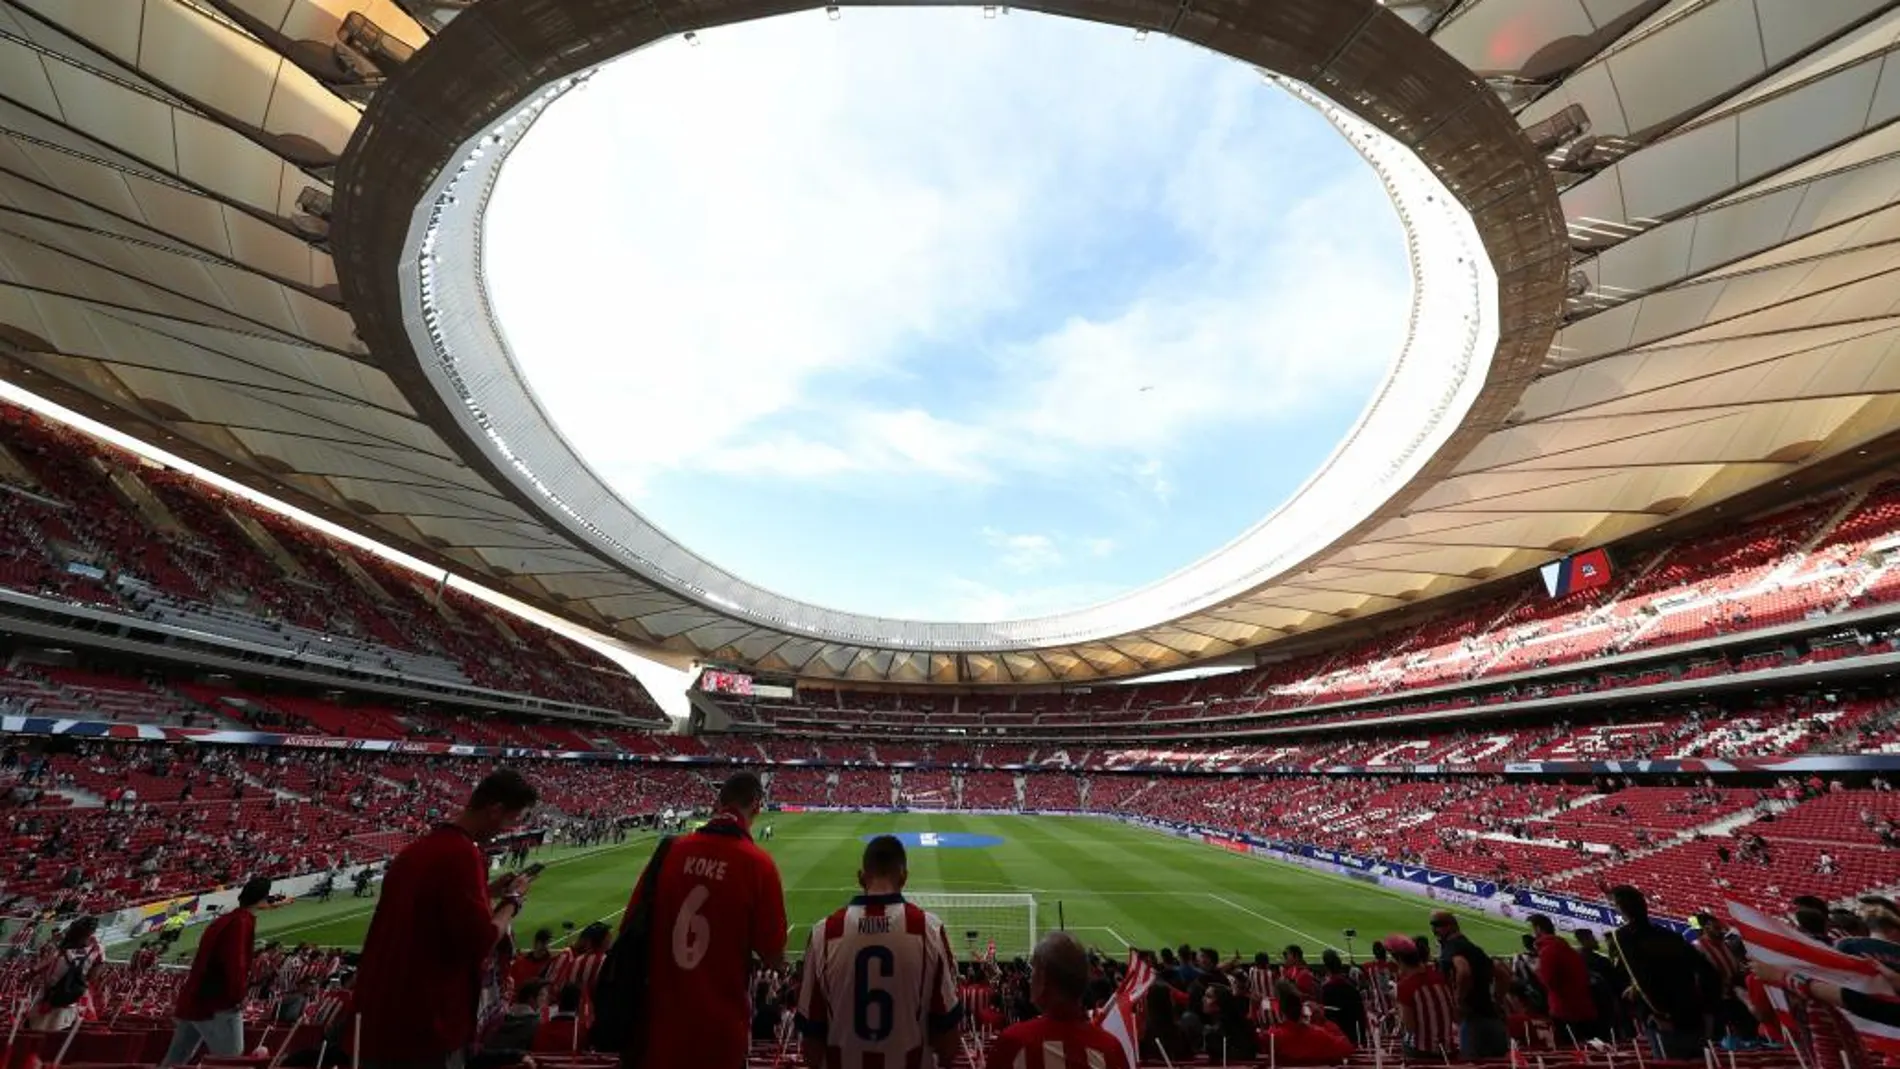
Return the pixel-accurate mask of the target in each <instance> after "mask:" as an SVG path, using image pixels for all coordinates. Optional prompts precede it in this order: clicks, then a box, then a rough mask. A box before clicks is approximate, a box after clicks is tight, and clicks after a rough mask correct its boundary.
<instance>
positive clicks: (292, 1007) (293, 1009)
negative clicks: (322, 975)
mask: <svg viewBox="0 0 1900 1069" xmlns="http://www.w3.org/2000/svg"><path fill="white" fill-rule="evenodd" d="M318 991H319V987H318V984H317V982H316V980H314V979H311V978H310V977H305V978H304V979H302V980H299V981H297V986H296V988H295V989H293V990H292V991H291V992H290V993H289V994H287V995H285V996H284V997H283V998H281V999H279V1000H278V1002H277V1012H276V1013H274V1014H272V1015H271V1019H272V1021H273V1022H274V1023H276V1024H285V1025H295V1024H299V1023H301V1022H302V1021H303V1018H304V1014H306V1013H308V1012H309V1011H310V1007H311V1005H312V1004H313V1003H315V1002H316V1001H317V993H318Z"/></svg>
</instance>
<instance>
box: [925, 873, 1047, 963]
mask: <svg viewBox="0 0 1900 1069" xmlns="http://www.w3.org/2000/svg"><path fill="white" fill-rule="evenodd" d="M904 900H905V901H906V902H909V903H911V904H912V905H914V906H917V907H919V908H921V909H924V910H927V911H929V912H931V913H934V914H936V915H937V918H938V919H939V920H941V921H943V930H944V933H945V934H947V935H948V936H949V937H950V949H951V950H953V951H955V952H956V955H957V960H958V961H970V960H973V959H978V958H982V957H985V956H986V955H988V954H989V949H990V944H991V943H992V942H994V943H995V944H996V958H997V960H998V961H1008V960H1010V959H1011V958H1028V957H1029V952H1030V951H1031V950H1033V949H1035V946H1036V937H1037V935H1039V934H1040V930H1039V929H1038V928H1037V927H1036V896H1035V895H1028V894H987V895H976V894H948V893H941V892H934V891H909V890H907V891H905V892H904Z"/></svg>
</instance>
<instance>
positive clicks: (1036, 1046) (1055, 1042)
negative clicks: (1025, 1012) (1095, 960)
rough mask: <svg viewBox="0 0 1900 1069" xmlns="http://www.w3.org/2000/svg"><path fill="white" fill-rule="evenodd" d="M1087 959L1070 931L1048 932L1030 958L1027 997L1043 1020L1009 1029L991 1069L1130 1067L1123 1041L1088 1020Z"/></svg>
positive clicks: (994, 1050)
mask: <svg viewBox="0 0 1900 1069" xmlns="http://www.w3.org/2000/svg"><path fill="white" fill-rule="evenodd" d="M1088 984H1089V958H1088V952H1087V951H1085V950H1083V949H1082V944H1081V943H1078V942H1076V939H1075V937H1074V936H1072V935H1070V934H1069V933H1067V932H1050V933H1049V934H1048V935H1045V936H1043V937H1042V940H1041V941H1040V942H1038V943H1037V944H1036V950H1035V953H1034V954H1033V955H1032V956H1031V957H1030V972H1029V997H1030V1000H1031V1001H1032V1002H1034V1003H1035V1004H1036V1008H1037V1009H1039V1010H1041V1011H1042V1016H1040V1017H1035V1018H1032V1019H1030V1020H1027V1021H1024V1022H1022V1023H1021V1024H1015V1025H1011V1026H1010V1027H1008V1028H1006V1029H1004V1030H1003V1032H1002V1034H1001V1035H998V1036H997V1037H996V1041H995V1042H994V1043H993V1044H991V1046H990V1052H989V1058H988V1060H987V1061H986V1062H985V1063H984V1064H985V1065H987V1066H989V1067H990V1069H1042V1067H1043V1066H1044V1065H1048V1064H1051V1063H1053V1064H1056V1065H1089V1066H1094V1067H1097V1069H1131V1067H1130V1066H1129V1064H1128V1055H1127V1052H1126V1051H1124V1050H1123V1049H1122V1045H1121V1042H1120V1041H1119V1040H1117V1039H1116V1038H1115V1037H1114V1036H1111V1035H1109V1034H1108V1033H1107V1032H1105V1031H1103V1030H1102V1029H1101V1028H1100V1027H1098V1026H1097V1025H1096V1024H1094V1023H1093V1022H1092V1021H1090V1020H1089V1017H1088V1013H1087V1011H1086V1010H1085V1009H1084V1008H1083V1005H1082V995H1083V992H1085V991H1086V990H1088Z"/></svg>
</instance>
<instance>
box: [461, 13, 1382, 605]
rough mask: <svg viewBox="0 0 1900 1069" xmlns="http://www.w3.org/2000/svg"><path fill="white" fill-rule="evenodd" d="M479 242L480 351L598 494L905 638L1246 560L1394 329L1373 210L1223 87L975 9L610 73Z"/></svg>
mask: <svg viewBox="0 0 1900 1069" xmlns="http://www.w3.org/2000/svg"><path fill="white" fill-rule="evenodd" d="M488 226H489V230H488V251H487V262H486V265H485V266H486V270H487V275H488V280H489V284H490V287H491V292H492V294H493V297H494V301H495V304H496V309H497V313H498V316H499V318H500V320H501V323H502V325H503V329H504V331H505V332H506V334H507V337H508V340H509V343H510V345H511V346H512V348H513V349H514V352H515V355H516V357H517V359H518V360H519V361H520V363H521V365H522V367H523V369H524V371H525V373H526V374H527V377H528V379H529V382H530V384H531V385H532V387H533V389H534V390H535V393H536V395H537V397H538V398H539V399H540V400H541V403H542V404H543V405H544V406H545V407H546V408H547V410H548V411H549V413H550V414H551V416H552V417H553V418H554V420H555V422H556V424H557V425H558V426H559V427H560V428H561V430H562V432H563V433H564V434H565V435H567V437H568V439H569V440H570V441H571V442H573V443H574V444H575V446H576V447H577V448H578V449H579V450H580V452H581V454H582V455H583V456H584V457H586V458H587V460H588V462H589V463H590V464H591V465H593V466H594V468H595V470H596V471H598V472H600V473H601V474H602V475H603V476H604V477H606V478H607V479H608V481H609V482H610V483H611V484H612V485H613V486H614V487H615V488H616V489H617V490H618V491H619V492H620V493H621V495H622V496H623V497H625V498H626V499H627V500H628V501H629V502H630V503H632V504H633V505H634V506H635V507H636V508H638V509H640V510H641V511H642V512H643V513H644V514H645V515H647V516H648V517H649V518H650V519H652V520H653V521H654V522H656V523H657V524H659V525H660V526H661V527H662V528H664V529H665V530H667V531H668V532H669V533H670V534H672V535H673V536H674V537H675V538H677V539H679V540H681V541H682V542H684V543H685V544H686V545H688V546H691V547H693V548H694V549H695V550H696V551H698V552H699V553H701V554H702V555H704V556H705V557H707V558H708V559H709V560H712V561H714V562H715V563H718V564H719V565H721V566H723V567H726V568H728V569H731V570H732V571H734V572H735V573H737V574H739V575H741V576H743V577H745V578H746V579H748V580H750V581H752V582H755V583H758V584H759V585H762V586H764V587H767V588H768V589H772V590H775V591H778V592H780V593H783V594H788V595H791V596H794V597H799V598H804V599H807V600H810V601H815V602H818V603H821V604H825V605H830V606H833V607H836V608H842V609H850V610H854V611H859V612H869V613H878V614H886V615H895V616H904V617H910V618H921V619H945V620H994V619H1007V618H1017V617H1025V616H1034V615H1039V614H1042V613H1047V612H1053V611H1060V610H1063V609H1069V608H1076V607H1080V606H1082V605H1085V604H1089V603H1092V602H1095V601H1098V600H1101V599H1103V598H1106V597H1109V596H1112V595H1114V594H1116V593H1119V592H1121V591H1124V590H1128V589H1132V588H1134V587H1137V586H1140V585H1142V584H1144V583H1147V582H1149V581H1152V580H1154V579H1158V578H1160V577H1161V576H1163V575H1165V574H1167V573H1168V572H1170V571H1172V570H1174V569H1176V568H1179V567H1181V566H1182V565H1185V564H1188V563H1190V562H1191V561H1193V560H1194V559H1195V558H1197V557H1199V556H1201V555H1203V554H1205V553H1207V552H1208V551H1210V550H1212V549H1215V548H1217V547H1218V546H1220V545H1221V544H1223V543H1225V542H1226V541H1228V540H1229V539H1231V538H1233V537H1234V536H1236V535H1238V534H1239V533H1241V531H1243V530H1244V529H1245V528H1247V527H1248V526H1249V525H1251V524H1252V523H1254V522H1256V521H1257V520H1259V519H1260V518H1261V517H1263V516H1265V515H1266V514H1267V513H1268V512H1269V511H1270V510H1271V509H1272V508H1273V507H1274V506H1275V505H1277V504H1278V503H1279V502H1281V501H1282V500H1284V498H1285V497H1286V495H1287V494H1288V493H1289V492H1291V491H1292V490H1293V489H1295V488H1297V486H1298V485H1299V484H1300V483H1301V482H1302V481H1303V480H1304V479H1305V478H1306V477H1307V476H1308V475H1310V474H1311V473H1312V471H1313V470H1314V468H1315V467H1316V466H1317V465H1318V464H1319V463H1320V462H1321V461H1322V460H1323V459H1324V458H1325V457H1326V456H1327V454H1329V453H1330V452H1331V451H1332V449H1333V448H1334V446H1335V445H1336V444H1337V443H1338V441H1339V439H1340V438H1341V436H1342V434H1343V433H1344V431H1345V430H1346V429H1347V428H1348V427H1349V426H1350V425H1351V424H1352V422H1353V420H1354V419H1355V418H1357V416H1358V414H1359V410H1360V409H1361V408H1362V407H1363V406H1364V404H1365V402H1366V399H1367V398H1368V397H1369V395H1370V392H1371V390H1372V388H1373V387H1374V385H1376V383H1377V381H1378V379H1379V378H1380V377H1381V376H1382V374H1383V373H1384V370H1385V367H1386V365H1387V363H1388V362H1389V360H1390V358H1391V357H1392V355H1393V354H1394V353H1395V352H1396V351H1397V349H1398V346H1399V344H1400V343H1401V341H1402V339H1403V336H1404V329H1405V318H1406V308H1407V303H1408V301H1409V299H1410V292H1411V291H1410V286H1411V283H1410V277H1409V274H1408V271H1407V268H1406V260H1405V254H1404V245H1403V238H1402V233H1401V231H1400V229H1399V225H1398V220H1397V218H1396V216H1395V215H1394V213H1393V211H1392V209H1391V206H1390V205H1389V203H1388V202H1387V200H1386V197H1385V194H1384V191H1383V189H1382V188H1381V187H1380V185H1379V183H1378V181H1377V179H1376V176H1375V175H1374V174H1373V173H1372V171H1371V170H1370V168H1368V167H1367V166H1366V165H1365V163H1364V162H1363V161H1362V160H1360V158H1359V157H1358V156H1357V155H1356V154H1355V153H1354V152H1353V151H1352V150H1351V148H1350V147H1349V146H1347V145H1346V143H1345V142H1344V140H1343V139H1341V138H1340V137H1338V136H1337V135H1336V134H1335V133H1334V132H1333V130H1332V128H1331V127H1330V126H1329V125H1327V124H1326V122H1325V121H1324V120H1323V119H1321V118H1320V117H1319V116H1318V115H1317V114H1315V113H1313V112H1311V111H1310V110H1309V109H1307V108H1306V107H1305V106H1304V105H1301V104H1300V103H1298V102H1297V101H1294V100H1292V99H1290V98H1288V97H1286V96H1284V95H1283V94H1281V93H1280V92H1279V91H1278V90H1275V89H1273V88H1272V87H1270V86H1268V85H1267V84H1266V83H1264V82H1263V81H1262V80H1261V79H1260V77H1259V76H1258V75H1257V74H1255V73H1254V72H1253V71H1251V70H1250V69H1248V68H1246V67H1244V66H1242V65H1240V64H1237V63H1234V62H1232V61H1229V60H1226V59H1224V58H1221V57H1219V56H1215V55H1212V54H1209V53H1206V52H1203V51H1200V50H1198V49H1195V48H1193V47H1191V46H1188V45H1184V44H1181V43H1179V42H1176V41H1173V40H1170V39H1167V38H1164V37H1161V36H1159V35H1156V36H1151V37H1150V38H1149V39H1147V40H1145V41H1136V40H1134V39H1133V36H1132V34H1130V33H1129V32H1128V31H1126V30H1120V29H1111V28H1107V27H1101V26H1095V25H1092V24H1086V23H1076V22H1070V21H1067V20H1061V19H1055V18H1051V17H1047V16H1039V15H1031V14H1025V13H1022V12H1013V13H1009V14H1006V15H1002V16H1001V17H998V18H995V19H984V18H983V17H982V16H981V15H980V13H979V12H978V10H977V9H974V8H969V9H957V8H951V9H925V10H908V11H897V10H890V9H853V10H847V11H846V12H845V13H844V16H843V18H842V19H840V20H838V21H836V22H833V21H829V20H827V19H826V18H825V15H824V13H823V12H822V11H812V12H808V13H805V14H802V15H797V16H791V17H787V18H780V19H771V20H764V21H761V22H756V23H749V24H745V25H741V26H733V27H725V28H721V29H717V30H710V31H706V32H704V33H702V34H700V41H699V44H698V45H697V46H696V47H691V46H688V45H686V44H685V43H684V42H682V41H680V40H673V41H669V42H665V43H662V44H659V45H656V46H654V47H652V48H649V49H647V50H645V51H643V52H641V53H639V54H638V55H635V56H632V57H628V58H626V59H623V60H621V61H620V62H618V63H616V64H615V65H613V66H611V67H609V68H608V69H606V70H603V71H602V72H601V73H600V74H598V75H597V76H596V77H595V79H594V80H593V82H592V83H591V84H590V85H588V86H587V87H586V88H585V89H584V90H581V91H578V92H575V93H573V94H570V95H569V96H568V97H567V98H565V99H564V100H562V101H560V102H559V103H557V104H556V105H555V106H554V107H552V108H550V109H549V111H548V113H547V114H546V115H545V116H544V117H543V118H542V119H541V120H540V122H539V124H538V125H537V126H536V127H535V129H534V130H533V132H532V133H531V134H530V135H529V137H528V139H527V141H526V142H525V143H524V144H523V146H522V147H521V148H520V149H518V150H517V151H516V153H515V155H514V156H513V157H512V158H511V159H510V160H509V162H508V164H507V166H506V167H505V168H504V170H503V173H502V178H501V180H500V183H499V185H498V187H497V189H496V193H495V198H494V201H493V204H492V205H491V208H490V212H489V219H488Z"/></svg>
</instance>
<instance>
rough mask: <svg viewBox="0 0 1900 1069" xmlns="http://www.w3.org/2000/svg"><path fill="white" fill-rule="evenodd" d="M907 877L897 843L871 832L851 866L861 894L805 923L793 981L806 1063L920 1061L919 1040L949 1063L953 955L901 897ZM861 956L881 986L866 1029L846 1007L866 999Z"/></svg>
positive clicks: (931, 922)
mask: <svg viewBox="0 0 1900 1069" xmlns="http://www.w3.org/2000/svg"><path fill="white" fill-rule="evenodd" d="M909 879H910V869H909V865H908V861H907V859H906V858H905V855H904V844H903V843H902V842H901V841H899V840H898V838H897V837H896V836H894V835H880V836H877V837H876V838H874V839H872V840H871V841H870V842H869V843H868V844H866V845H865V847H864V857H863V860H862V862H861V863H860V866H859V868H858V887H859V889H861V890H862V891H863V892H864V893H863V894H861V895H858V896H857V897H856V898H853V899H852V900H851V902H850V904H849V905H847V906H845V907H844V908H843V909H840V910H838V911H836V912H834V913H832V914H831V915H830V916H828V917H826V918H824V919H823V920H821V921H819V922H818V923H817V924H814V925H812V929H811V938H810V940H809V941H808V942H807V943H806V944H805V960H804V982H803V984H802V985H800V988H799V1012H798V1031H799V1034H800V1035H801V1036H803V1037H804V1043H803V1048H804V1052H805V1062H806V1064H808V1065H831V1064H836V1063H840V1062H842V1064H845V1065H864V1064H867V1063H869V1064H883V1065H899V1064H903V1065H921V1064H923V1062H924V1049H925V1048H926V1047H928V1048H930V1049H931V1050H934V1051H936V1053H937V1063H938V1064H940V1065H949V1064H950V1063H951V1062H952V1061H954V1060H956V1056H957V1024H958V1023H959V1022H960V1021H962V1019H963V1003H962V1002H961V1001H960V1000H959V999H958V995H957V963H956V958H955V956H954V955H952V954H951V952H950V936H949V934H948V933H947V932H945V931H944V927H943V922H942V921H940V920H938V919H937V918H936V917H935V916H933V915H932V914H930V913H927V912H925V911H924V910H922V909H919V908H917V907H916V906H913V905H911V904H910V903H908V902H905V901H904V893H903V892H904V884H905V883H906V882H907V881H908V880H909ZM867 955H869V956H871V957H874V958H875V959H876V960H878V961H881V962H882V963H883V964H882V966H881V968H880V972H881V974H882V977H883V980H882V981H881V983H880V984H879V989H880V990H882V991H883V992H885V998H884V1000H883V1004H882V1006H881V1007H880V1010H879V1020H878V1022H877V1023H876V1025H875V1028H874V1031H872V1032H871V1033H870V1034H867V1033H866V1029H865V1028H864V1020H863V1018H861V1017H860V1016H859V1015H858V1014H857V1012H856V1011H855V1009H854V1010H853V1012H850V1013H847V1012H844V1010H845V1007H847V1006H853V1007H855V1006H857V1005H861V1004H862V1002H863V999H864V997H865V995H864V991H865V987H864V976H865V965H864V962H865V960H866V956H867ZM834 1008H835V1011H834Z"/></svg>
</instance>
